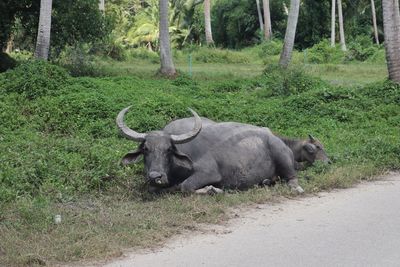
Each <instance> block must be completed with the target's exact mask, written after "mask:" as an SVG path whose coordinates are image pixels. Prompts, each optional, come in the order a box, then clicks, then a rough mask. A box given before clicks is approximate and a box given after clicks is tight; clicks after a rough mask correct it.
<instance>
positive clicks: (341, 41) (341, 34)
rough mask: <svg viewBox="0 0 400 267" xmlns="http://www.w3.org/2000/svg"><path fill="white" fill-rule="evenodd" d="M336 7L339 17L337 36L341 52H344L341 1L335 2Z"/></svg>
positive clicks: (344, 42) (344, 41)
mask: <svg viewBox="0 0 400 267" xmlns="http://www.w3.org/2000/svg"><path fill="white" fill-rule="evenodd" d="M337 5H338V15H339V35H340V47H341V48H342V50H343V51H346V50H347V48H346V40H345V38H344V28H343V12H342V0H337Z"/></svg>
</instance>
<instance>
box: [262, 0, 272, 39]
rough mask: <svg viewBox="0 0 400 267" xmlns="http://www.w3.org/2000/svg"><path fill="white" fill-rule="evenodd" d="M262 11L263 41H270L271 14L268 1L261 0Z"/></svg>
mask: <svg viewBox="0 0 400 267" xmlns="http://www.w3.org/2000/svg"><path fill="white" fill-rule="evenodd" d="M263 9H264V36H265V40H270V39H271V37H272V28H271V12H270V10H269V0H263Z"/></svg>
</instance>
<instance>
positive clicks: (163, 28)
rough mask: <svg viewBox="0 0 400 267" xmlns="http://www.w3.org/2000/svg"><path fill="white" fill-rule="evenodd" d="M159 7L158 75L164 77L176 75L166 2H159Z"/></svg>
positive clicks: (165, 0)
mask: <svg viewBox="0 0 400 267" xmlns="http://www.w3.org/2000/svg"><path fill="white" fill-rule="evenodd" d="M159 7H160V59H161V68H160V73H161V74H162V75H165V76H174V75H175V74H176V70H175V66H174V62H173V61H172V53H171V44H170V39H169V30H168V28H169V27H168V25H169V23H168V0H159Z"/></svg>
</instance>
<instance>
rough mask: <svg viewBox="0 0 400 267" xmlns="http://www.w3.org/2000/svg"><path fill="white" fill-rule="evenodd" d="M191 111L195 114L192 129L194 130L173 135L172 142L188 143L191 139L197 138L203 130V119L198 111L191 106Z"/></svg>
mask: <svg viewBox="0 0 400 267" xmlns="http://www.w3.org/2000/svg"><path fill="white" fill-rule="evenodd" d="M189 110H190V112H192V114H193V116H194V127H193V129H192V131H190V132H188V133H184V134H180V135H173V134H172V135H171V139H172V142H174V144H183V143H187V142H189V141H190V140H192V139H193V138H195V137H196V136H197V135H198V134H199V133H200V131H201V125H202V124H201V119H200V117H199V115H197V113H196V112H195V111H194V110H192V109H191V108H189Z"/></svg>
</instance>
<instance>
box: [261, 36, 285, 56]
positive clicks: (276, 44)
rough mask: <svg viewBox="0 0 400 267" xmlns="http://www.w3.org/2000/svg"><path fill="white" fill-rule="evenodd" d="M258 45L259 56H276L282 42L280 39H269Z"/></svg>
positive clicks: (279, 51)
mask: <svg viewBox="0 0 400 267" xmlns="http://www.w3.org/2000/svg"><path fill="white" fill-rule="evenodd" d="M259 46H260V48H261V50H260V52H259V56H260V57H265V56H276V55H279V54H280V53H281V51H282V47H283V43H282V41H280V40H271V41H265V42H263V43H262V44H260V45H259Z"/></svg>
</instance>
